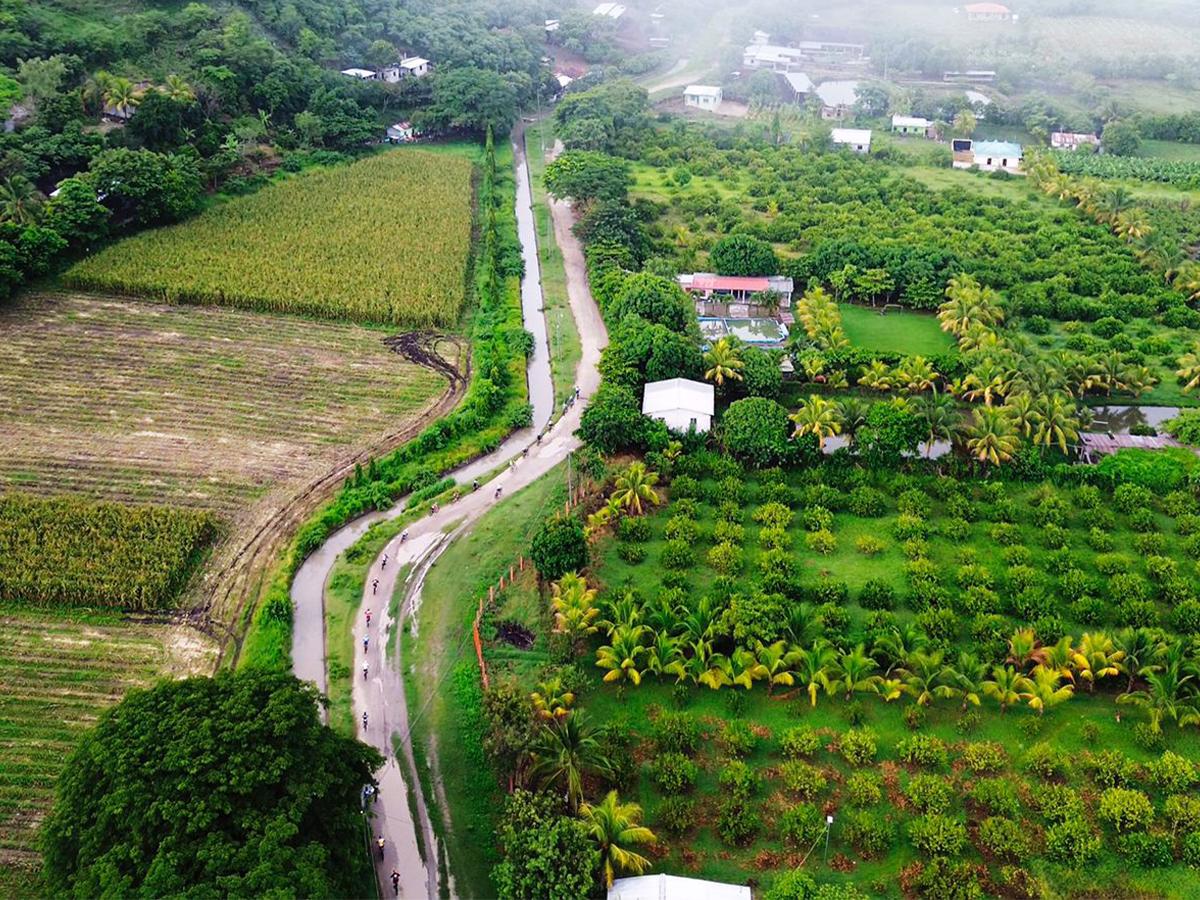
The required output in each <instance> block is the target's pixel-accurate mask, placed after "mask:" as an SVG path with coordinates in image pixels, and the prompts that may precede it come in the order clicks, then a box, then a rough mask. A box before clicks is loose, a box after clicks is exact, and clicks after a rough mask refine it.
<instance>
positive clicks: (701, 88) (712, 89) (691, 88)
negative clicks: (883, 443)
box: [683, 84, 721, 97]
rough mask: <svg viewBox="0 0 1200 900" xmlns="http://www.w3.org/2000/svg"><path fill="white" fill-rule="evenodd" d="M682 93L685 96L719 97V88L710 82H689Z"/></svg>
mask: <svg viewBox="0 0 1200 900" xmlns="http://www.w3.org/2000/svg"><path fill="white" fill-rule="evenodd" d="M683 94H684V96H685V97H719V96H721V89H720V88H719V87H717V86H716V85H712V84H689V85H688V86H687V87H686V88H684V90H683Z"/></svg>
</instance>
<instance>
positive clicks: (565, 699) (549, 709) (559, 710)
mask: <svg viewBox="0 0 1200 900" xmlns="http://www.w3.org/2000/svg"><path fill="white" fill-rule="evenodd" d="M529 699H531V700H532V701H533V708H534V709H535V710H537V714H538V716H540V717H541V718H543V719H561V718H562V717H563V716H567V715H570V712H571V707H572V706H573V705H574V703H575V695H574V694H573V693H571V692H570V691H567V690H563V683H562V679H561V678H550V679H547V680H546V681H539V682H538V686H537V690H536V691H534V692H533V693H532V694H530V695H529Z"/></svg>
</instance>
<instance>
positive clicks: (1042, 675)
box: [1025, 666, 1075, 716]
mask: <svg viewBox="0 0 1200 900" xmlns="http://www.w3.org/2000/svg"><path fill="white" fill-rule="evenodd" d="M1061 682H1062V676H1061V675H1059V674H1058V672H1056V671H1054V670H1053V669H1048V668H1046V667H1045V666H1035V667H1034V670H1033V678H1032V679H1029V686H1028V687H1027V688H1026V689H1025V694H1026V699H1028V701H1029V705H1030V706H1031V707H1032V708H1033V709H1036V710H1037V712H1038V715H1039V716H1041V715H1045V712H1046V710H1047V709H1050V708H1051V707H1054V706H1058V704H1060V703H1062V702H1064V701H1065V700H1070V699H1071V696H1072V695H1073V694H1074V693H1075V688H1073V687H1072V686H1071V685H1069V684H1062V683H1061Z"/></svg>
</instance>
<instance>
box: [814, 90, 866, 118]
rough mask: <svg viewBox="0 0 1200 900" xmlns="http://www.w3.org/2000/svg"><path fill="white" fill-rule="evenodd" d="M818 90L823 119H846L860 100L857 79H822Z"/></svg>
mask: <svg viewBox="0 0 1200 900" xmlns="http://www.w3.org/2000/svg"><path fill="white" fill-rule="evenodd" d="M816 91H817V96H818V97H820V98H821V118H822V119H844V118H845V117H846V115H847V114H848V113H849V112H850V110H851V109H852V108H853V107H854V104H855V103H857V102H858V82H857V81H822V82H821V83H820V84H819V85H817V89H816Z"/></svg>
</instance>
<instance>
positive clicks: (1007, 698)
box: [983, 666, 1032, 714]
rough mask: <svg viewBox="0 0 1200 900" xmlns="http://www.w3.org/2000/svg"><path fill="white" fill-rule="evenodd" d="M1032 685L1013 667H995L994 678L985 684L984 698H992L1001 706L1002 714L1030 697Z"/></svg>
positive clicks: (993, 670)
mask: <svg viewBox="0 0 1200 900" xmlns="http://www.w3.org/2000/svg"><path fill="white" fill-rule="evenodd" d="M1030 687H1032V683H1031V682H1030V681H1029V679H1028V678H1026V677H1025V676H1024V675H1022V674H1021V673H1020V672H1018V671H1017V670H1016V669H1014V668H1013V667H1012V666H995V667H994V668H993V669H992V677H991V678H989V679H988V680H987V681H985V682H984V683H983V693H984V696H987V697H992V698H993V699H995V700H996V701H997V702H998V703H999V704H1000V712H1001V714H1003V713H1004V711H1005V710H1006V709H1008V708H1009V707H1010V706H1012V705H1013V704H1014V703H1020V702H1021V701H1022V700H1024V699H1026V697H1027V696H1028V695H1029V689H1030Z"/></svg>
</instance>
